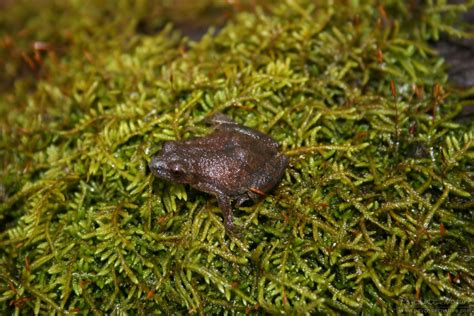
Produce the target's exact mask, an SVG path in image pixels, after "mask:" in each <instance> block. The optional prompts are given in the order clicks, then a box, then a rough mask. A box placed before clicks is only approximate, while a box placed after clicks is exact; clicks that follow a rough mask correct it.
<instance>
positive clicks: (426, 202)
mask: <svg viewBox="0 0 474 316" xmlns="http://www.w3.org/2000/svg"><path fill="white" fill-rule="evenodd" d="M194 2H195V3H197V4H202V6H199V5H197V6H196V7H194V9H195V10H197V11H199V12H202V11H203V10H202V8H203V7H206V6H207V7H206V8H215V9H216V10H215V11H212V10H211V11H212V12H223V13H222V14H226V13H230V14H228V15H227V16H231V19H230V21H229V22H228V23H227V24H226V25H225V26H224V27H223V28H222V29H221V30H220V31H219V32H218V33H216V32H212V31H210V32H209V33H208V34H207V35H205V36H204V37H203V38H202V39H200V40H198V41H191V40H190V39H188V38H187V37H185V36H184V37H183V36H181V35H180V34H179V33H178V32H176V31H174V29H173V28H172V27H171V26H170V25H166V24H165V23H164V22H165V19H164V17H163V15H162V13H163V12H168V11H166V9H167V8H168V7H167V6H166V3H167V2H163V4H162V5H156V4H155V5H154V4H153V2H151V1H150V2H145V1H136V2H135V1H112V2H107V1H103V2H101V3H100V4H92V3H93V2H82V1H68V2H64V3H63V2H60V1H57V2H55V1H44V2H34V3H33V2H31V3H30V2H19V3H16V4H14V5H13V4H12V5H11V6H10V7H8V9H7V10H4V11H3V12H2V13H1V14H0V16H1V20H0V27H1V28H0V32H1V34H0V36H1V37H0V40H1V42H0V43H1V46H2V50H1V51H0V67H1V69H2V72H1V75H0V76H1V77H0V78H1V80H2V83H1V86H0V88H1V89H0V93H1V98H0V114H1V115H2V120H1V128H2V134H1V138H0V154H1V160H0V163H1V165H2V170H1V175H0V176H1V180H0V181H1V182H0V201H1V203H2V204H1V206H0V267H1V268H0V313H2V314H11V313H14V314H28V315H30V314H32V313H37V314H42V313H56V314H63V313H72V314H90V313H96V314H110V313H114V314H146V315H148V314H151V313H154V314H160V313H161V314H172V313H173V314H178V313H196V314H214V313H215V314H222V313H227V314H242V313H250V314H267V313H275V314H277V313H281V312H284V313H288V314H298V315H302V314H309V313H316V312H318V313H329V314H336V313H350V314H357V313H360V312H365V313H368V314H380V313H385V314H392V313H397V312H399V313H415V312H416V311H421V312H426V313H436V312H446V313H459V312H463V311H469V310H470V308H471V307H472V304H473V300H474V299H473V269H472V267H473V266H472V253H473V252H472V250H473V249H472V248H473V244H474V243H473V233H474V228H473V209H474V201H473V188H474V182H473V178H474V173H473V169H472V168H473V161H474V160H473V158H474V150H473V148H474V128H473V123H472V121H467V122H466V121H465V122H463V123H459V122H457V121H456V116H457V114H458V113H459V112H460V111H461V110H462V108H463V106H464V105H465V104H466V102H467V101H466V100H468V99H469V98H471V99H472V96H473V94H474V91H473V90H472V89H470V90H469V89H468V90H464V91H458V90H454V89H452V88H450V86H449V85H448V84H447V77H446V72H445V69H444V64H443V61H442V60H441V59H440V58H438V57H437V55H436V53H435V52H434V51H433V50H432V49H431V48H430V46H429V45H428V44H427V41H430V40H436V39H437V38H438V36H439V33H440V32H442V31H443V32H448V33H450V34H452V35H455V36H469V35H470V34H468V33H464V32H462V31H459V30H458V27H460V26H459V25H455V24H453V21H455V20H454V16H455V14H456V12H458V11H461V10H464V9H466V6H450V5H445V4H444V3H443V1H439V2H434V3H433V2H431V1H427V2H416V1H414V2H407V1H395V0H393V1H384V2H383V4H381V3H380V2H377V1H334V2H332V1H303V0H302V1H290V0H288V1H281V2H278V4H275V5H270V4H268V3H266V4H265V9H264V10H263V9H261V8H260V7H258V6H257V7H254V6H253V4H252V2H251V1H249V2H248V3H246V2H243V5H244V6H245V8H247V9H248V11H242V12H239V8H237V7H236V6H235V5H234V6H232V5H229V4H225V3H221V2H220V1H215V2H211V1H207V2H205V1H202V2H199V1H194ZM97 3H99V2H97ZM472 4H473V2H472V1H471V2H470V4H469V5H471V6H472ZM184 7H186V6H183V8H184ZM196 8H201V9H199V10H198V9H196ZM204 11H206V10H204ZM169 12H174V13H175V14H177V15H178V16H179V10H178V11H176V10H174V11H173V10H171V11H169ZM186 12H188V13H189V12H193V11H192V10H191V11H186ZM206 12H207V11H206ZM191 16H192V14H191ZM226 19H227V17H226ZM471 35H472V34H471ZM214 112H223V113H226V114H227V115H229V116H231V117H233V118H234V119H235V120H236V121H238V122H239V123H241V124H244V125H247V126H250V127H254V128H257V129H259V130H261V131H263V132H265V133H268V134H269V135H271V136H272V137H274V138H275V139H276V140H278V141H279V142H280V143H281V144H282V150H283V151H285V152H286V153H287V154H288V155H289V156H290V157H291V163H290V166H289V167H288V169H287V171H286V174H285V176H284V179H283V181H282V183H281V184H280V185H279V187H278V188H277V189H276V190H275V191H274V192H273V194H271V195H269V196H267V197H265V198H264V199H263V200H262V201H260V202H258V203H256V204H254V205H249V206H245V207H241V208H239V209H236V210H235V213H234V214H235V222H236V224H237V225H240V226H241V227H242V229H241V236H240V238H235V237H232V236H229V235H226V234H225V231H224V227H223V224H222V218H221V214H220V211H219V209H218V207H217V203H216V201H215V199H214V198H212V197H210V196H208V195H206V194H203V193H200V192H197V191H194V190H192V189H190V188H189V187H186V186H181V185H173V184H169V183H164V182H162V181H160V180H157V179H154V178H153V177H152V176H151V175H150V173H149V171H148V170H147V163H148V161H149V160H150V157H151V155H152V154H153V153H154V152H156V151H157V150H158V149H159V148H160V147H161V145H162V144H163V141H165V140H170V139H186V138H189V137H193V136H198V135H204V134H206V132H207V129H206V127H205V125H204V124H203V123H202V120H203V119H204V118H205V117H206V116H207V115H209V114H210V113H214Z"/></svg>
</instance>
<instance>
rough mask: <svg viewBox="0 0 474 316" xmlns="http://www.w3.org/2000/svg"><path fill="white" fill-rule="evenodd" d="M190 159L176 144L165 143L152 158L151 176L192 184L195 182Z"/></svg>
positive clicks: (150, 165) (171, 142)
mask: <svg viewBox="0 0 474 316" xmlns="http://www.w3.org/2000/svg"><path fill="white" fill-rule="evenodd" d="M191 160H192V159H190V157H188V155H187V153H186V152H185V151H184V150H183V148H182V147H181V146H180V145H179V143H178V142H173V141H170V142H166V143H165V144H164V146H163V149H162V150H161V151H159V152H158V153H157V154H156V155H155V156H153V157H152V159H151V162H150V164H149V165H148V166H149V167H150V170H151V172H152V173H153V175H155V176H156V177H158V178H160V179H164V180H167V181H170V182H176V183H186V184H193V183H194V182H195V179H194V176H193V175H194V172H193V164H192V161H191Z"/></svg>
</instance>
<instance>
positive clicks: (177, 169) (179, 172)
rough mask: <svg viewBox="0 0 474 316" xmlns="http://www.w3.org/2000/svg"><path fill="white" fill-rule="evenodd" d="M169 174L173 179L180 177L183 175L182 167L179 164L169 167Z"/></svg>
mask: <svg viewBox="0 0 474 316" xmlns="http://www.w3.org/2000/svg"><path fill="white" fill-rule="evenodd" d="M170 172H171V173H172V174H173V176H174V177H181V176H183V175H184V166H183V165H182V164H180V163H177V162H175V163H173V164H171V166H170Z"/></svg>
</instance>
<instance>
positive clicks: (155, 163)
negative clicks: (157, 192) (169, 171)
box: [148, 155, 162, 175]
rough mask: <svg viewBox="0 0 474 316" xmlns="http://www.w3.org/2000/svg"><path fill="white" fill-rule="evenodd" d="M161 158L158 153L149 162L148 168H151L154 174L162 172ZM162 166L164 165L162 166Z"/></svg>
mask: <svg viewBox="0 0 474 316" xmlns="http://www.w3.org/2000/svg"><path fill="white" fill-rule="evenodd" d="M160 165H161V164H160V159H159V157H158V156H157V155H155V156H153V157H151V161H150V163H149V164H148V168H150V171H151V172H152V173H153V174H154V175H159V174H160V172H159V170H160ZM161 167H162V166H161Z"/></svg>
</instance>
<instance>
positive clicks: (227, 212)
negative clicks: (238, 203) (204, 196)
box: [193, 183, 234, 232]
mask: <svg viewBox="0 0 474 316" xmlns="http://www.w3.org/2000/svg"><path fill="white" fill-rule="evenodd" d="M193 187H194V188H196V189H198V190H199V191H203V192H206V193H209V194H212V195H214V196H215V197H216V198H217V204H218V205H219V208H220V209H221V211H222V213H223V215H224V227H225V229H226V231H228V232H230V231H232V229H233V228H234V222H233V217H232V216H233V215H232V205H231V199H230V197H229V196H228V195H226V194H225V193H224V192H222V191H221V190H219V189H217V188H216V187H215V186H213V185H210V184H209V183H198V184H195V185H193Z"/></svg>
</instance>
